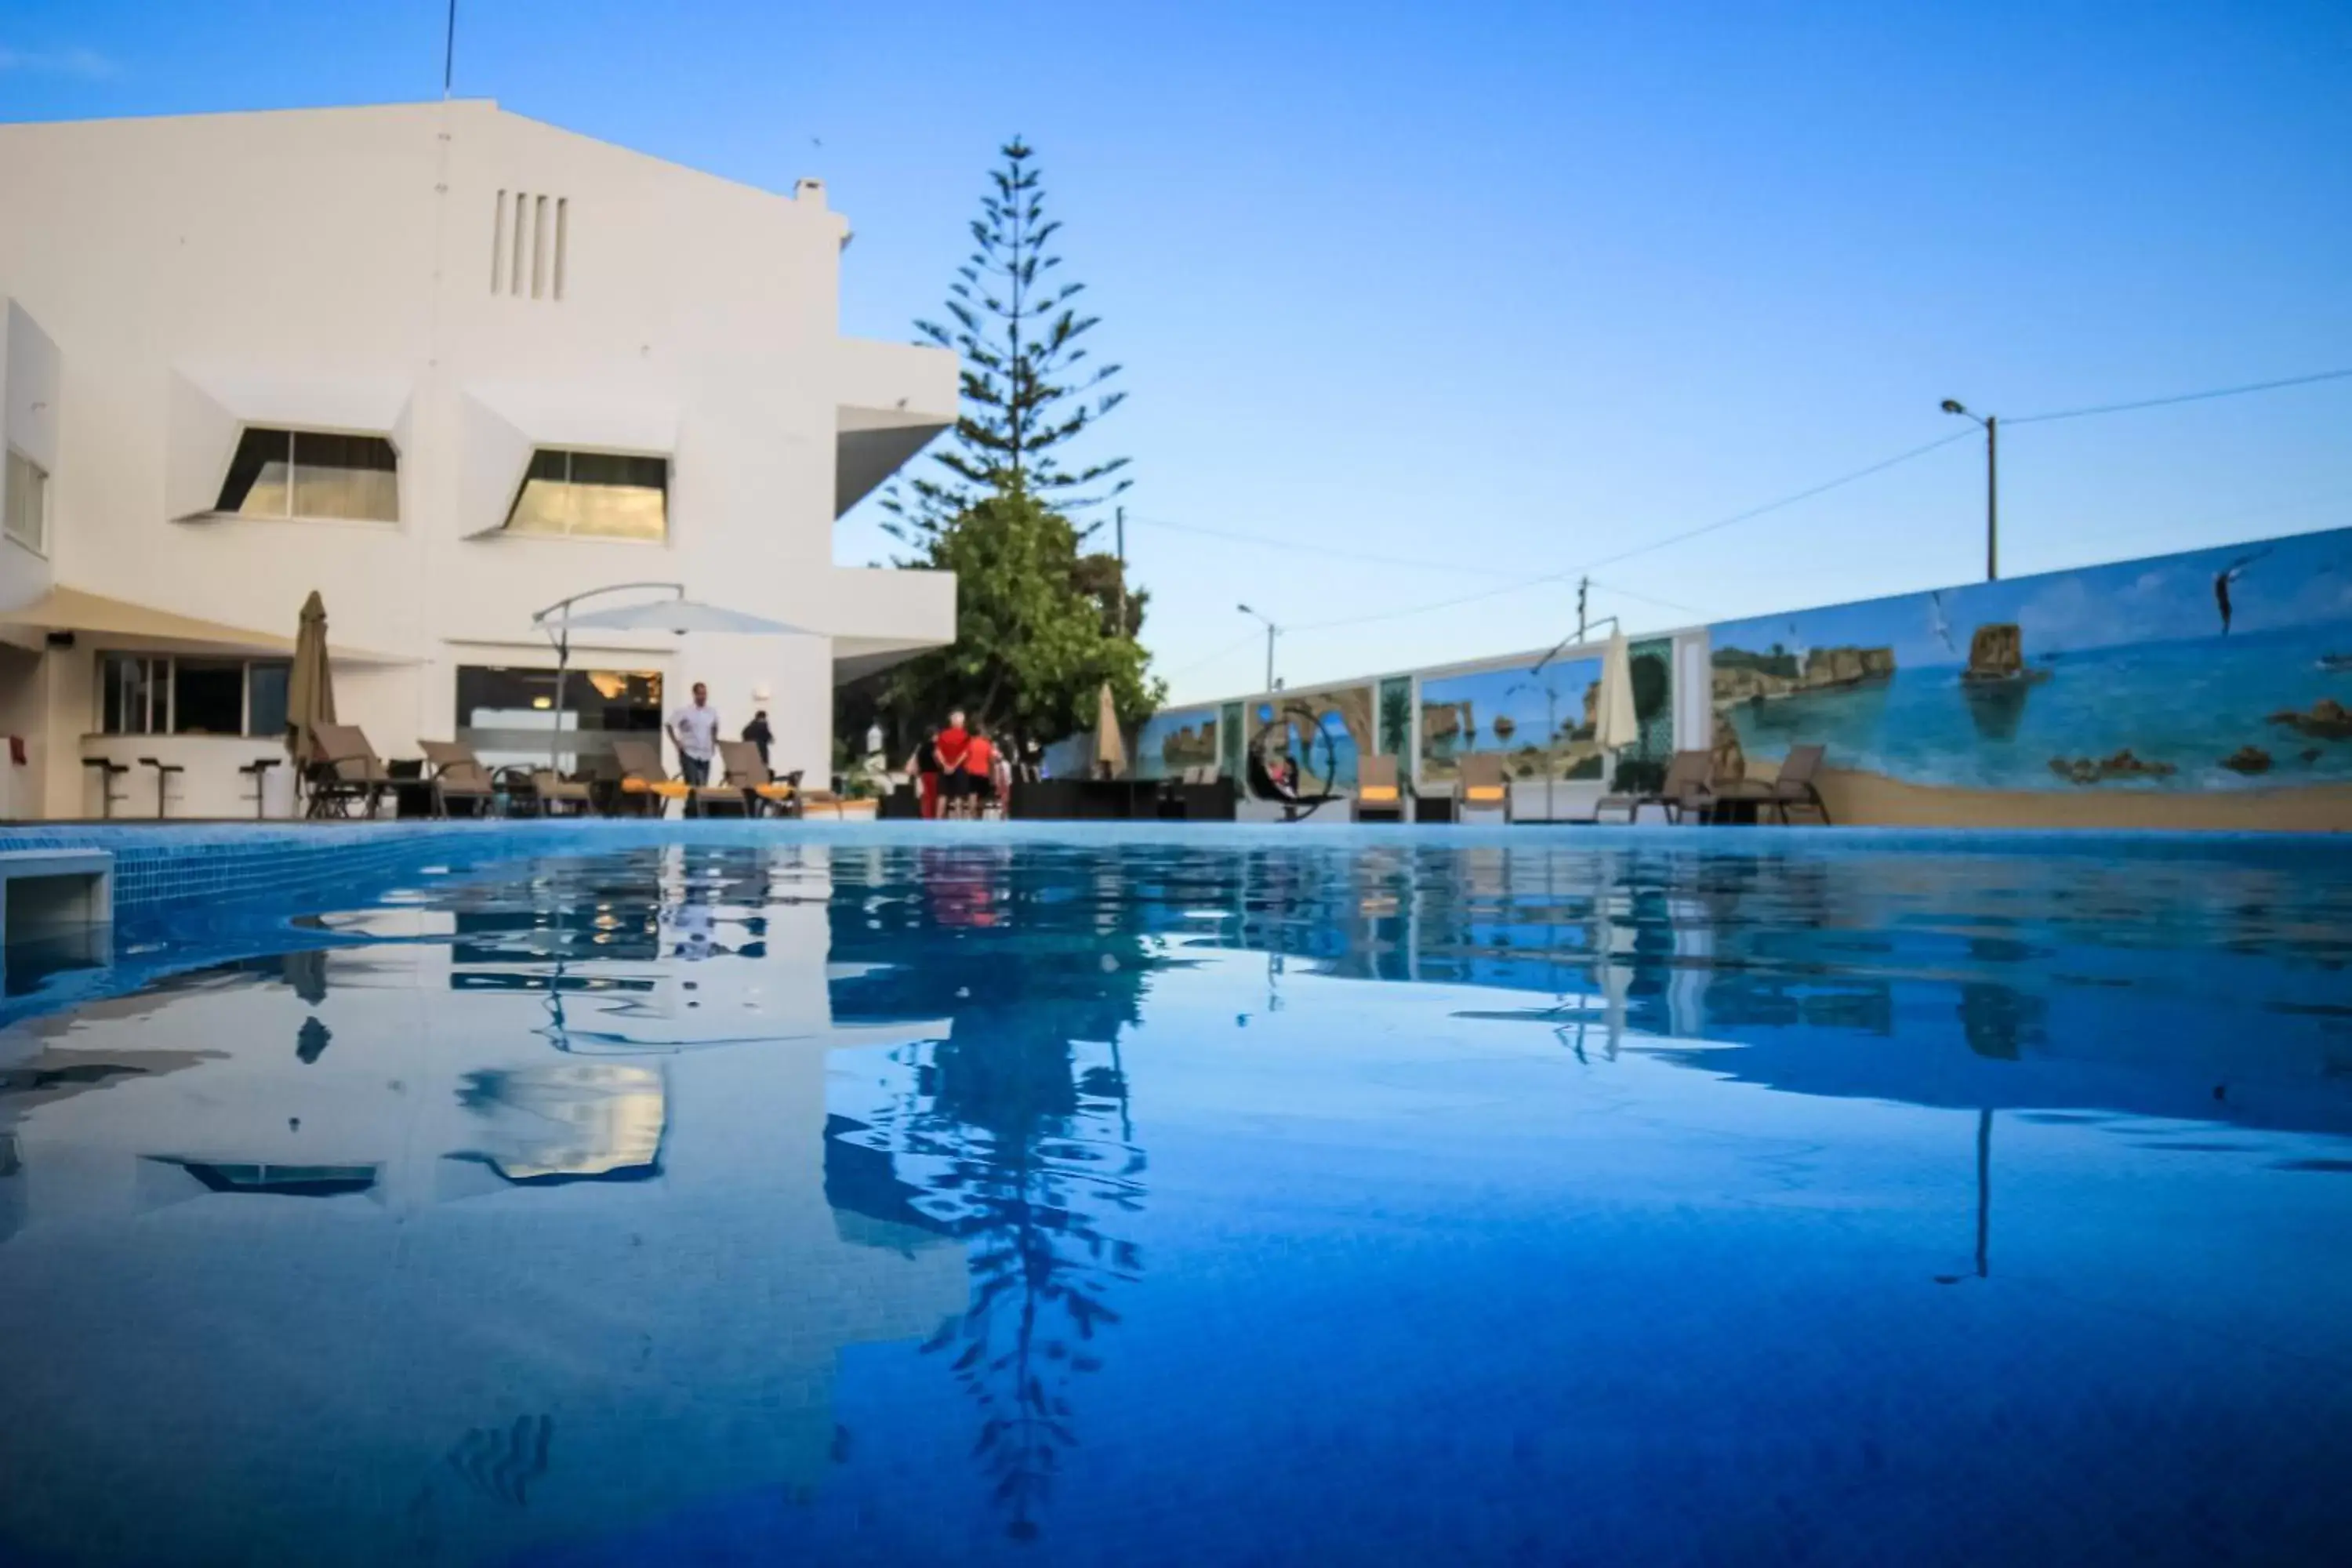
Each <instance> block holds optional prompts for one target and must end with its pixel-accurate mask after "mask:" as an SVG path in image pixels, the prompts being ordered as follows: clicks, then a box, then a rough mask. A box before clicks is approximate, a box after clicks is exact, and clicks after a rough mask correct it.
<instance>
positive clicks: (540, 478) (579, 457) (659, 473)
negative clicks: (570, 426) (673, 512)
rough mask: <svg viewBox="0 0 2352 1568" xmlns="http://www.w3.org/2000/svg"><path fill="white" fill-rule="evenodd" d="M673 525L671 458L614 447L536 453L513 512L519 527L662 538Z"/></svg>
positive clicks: (512, 524)
mask: <svg viewBox="0 0 2352 1568" xmlns="http://www.w3.org/2000/svg"><path fill="white" fill-rule="evenodd" d="M668 527H669V460H668V459H667V458H642V457H626V456H623V455H621V454H618V453H614V452H554V451H540V452H537V453H534V454H532V457H531V460H530V471H529V472H528V473H527V474H526V475H525V476H524V479H523V483H522V489H521V490H520V492H519V493H518V494H517V495H516V496H515V503H514V506H513V508H512V509H511V510H509V512H508V513H507V528H508V531H510V532H514V533H558V534H571V535H574V536H578V537H583V538H593V539H646V540H659V539H661V538H663V537H665V536H666V534H667V531H668Z"/></svg>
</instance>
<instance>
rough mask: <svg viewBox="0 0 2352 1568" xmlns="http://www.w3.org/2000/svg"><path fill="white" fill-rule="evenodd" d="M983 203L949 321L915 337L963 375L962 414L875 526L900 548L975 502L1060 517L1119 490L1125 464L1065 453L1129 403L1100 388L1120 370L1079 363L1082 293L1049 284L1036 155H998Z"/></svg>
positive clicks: (1017, 141) (1047, 228)
mask: <svg viewBox="0 0 2352 1568" xmlns="http://www.w3.org/2000/svg"><path fill="white" fill-rule="evenodd" d="M999 152H1000V153H1001V154H1002V156H1003V160H1004V161H1003V163H1001V164H999V165H998V166H997V167H996V168H995V169H993V170H992V171H990V174H989V186H990V189H989V193H988V194H987V195H984V196H982V199H981V204H980V208H981V216H979V217H977V218H974V219H973V220H972V224H971V237H972V244H973V249H972V253H971V257H970V258H968V259H967V260H966V261H965V262H964V264H963V265H962V266H961V267H960V268H957V269H956V280H955V282H953V283H952V284H950V285H949V288H948V300H947V313H948V316H949V318H950V319H949V320H948V321H917V322H916V323H915V330H916V331H919V332H920V333H921V334H922V335H923V337H924V338H926V339H927V340H929V342H933V343H936V344H937V345H939V346H940V348H946V349H953V350H954V351H955V352H956V353H957V355H958V356H959V357H960V358H961V362H962V365H963V381H962V391H963V407H962V411H961V416H960V417H959V418H958V419H957V421H956V427H955V435H954V437H953V438H952V439H951V440H950V442H948V443H947V444H946V445H945V446H944V447H941V448H940V450H938V451H936V452H934V453H932V455H931V456H932V459H933V461H934V462H935V463H936V464H937V465H938V468H939V469H940V470H943V471H942V472H940V473H939V474H938V475H937V476H936V477H918V478H915V479H909V480H908V481H907V484H906V485H905V487H904V489H901V488H900V487H898V486H895V485H894V486H893V487H892V489H891V493H890V494H888V495H887V496H886V497H885V498H884V499H883V501H882V506H883V509H884V510H886V511H887V512H889V513H890V516H891V521H889V522H887V523H886V524H885V525H884V526H885V527H886V528H887V529H888V530H889V531H890V532H891V534H892V535H893V536H894V537H896V538H898V539H899V540H901V541H903V542H908V543H919V542H923V541H925V540H927V539H929V537H930V536H932V535H933V534H936V533H937V532H939V531H940V530H941V529H944V528H948V527H951V526H952V525H953V523H954V520H955V519H956V518H957V517H959V516H961V514H962V512H963V511H964V510H965V509H966V508H967V507H969V506H970V505H971V503H972V502H973V501H974V500H978V499H979V498H980V497H982V496H983V495H992V494H993V495H1010V494H1013V493H1015V492H1026V493H1028V494H1030V495H1034V496H1036V497H1038V498H1039V499H1040V500H1044V501H1045V503H1046V504H1047V505H1048V506H1050V507H1052V508H1054V509H1055V510H1057V511H1060V512H1062V513H1063V514H1065V515H1070V514H1074V513H1077V512H1081V511H1084V510H1086V509H1087V508H1088V507H1091V506H1095V505H1097V504H1099V503H1100V502H1101V501H1103V500H1107V499H1108V498H1109V497H1111V496H1114V495H1117V494H1118V493H1119V492H1120V491H1122V490H1124V489H1127V487H1128V484H1129V480H1128V479H1126V478H1125V477H1124V475H1123V474H1122V473H1121V470H1122V469H1124V468H1126V467H1127V464H1128V459H1127V458H1102V459H1098V460H1096V461H1092V462H1088V463H1086V464H1084V465H1082V466H1079V467H1077V468H1068V467H1066V466H1065V463H1064V456H1065V450H1066V447H1067V446H1068V444H1069V443H1070V442H1072V441H1075V440H1076V439H1077V438H1078V437H1080V436H1083V435H1084V434H1086V432H1087V430H1088V429H1090V428H1091V427H1092V426H1093V425H1094V424H1095V422H1096V421H1097V420H1098V419H1100V418H1102V417H1103V416H1105V415H1107V414H1108V413H1110V411H1111V410H1112V409H1114V408H1117V407H1118V405H1119V404H1120V403H1121V402H1123V401H1125V399H1126V397H1127V394H1126V393H1125V392H1123V391H1118V390H1115V389H1113V388H1112V386H1111V385H1110V383H1111V382H1112V381H1113V380H1115V379H1116V378H1117V377H1118V373H1119V369H1120V367H1119V366H1118V365H1116V364H1099V363H1089V355H1090V349H1089V346H1088V345H1087V342H1086V341H1085V340H1086V339H1087V336H1088V334H1090V333H1091V332H1093V331H1094V330H1095V328H1096V327H1097V325H1098V324H1099V322H1100V318H1098V317H1095V316H1090V315H1085V314H1082V313H1081V312H1080V310H1079V307H1078V305H1077V303H1076V301H1077V298H1078V296H1079V295H1080V294H1082V293H1084V292H1085V291H1086V285H1085V284H1083V283H1078V282H1075V281H1070V280H1067V279H1065V278H1063V277H1062V276H1060V275H1059V269H1060V268H1061V266H1062V258H1061V256H1060V255H1059V254H1058V253H1056V252H1055V248H1054V237H1055V235H1056V234H1057V233H1059V232H1060V230H1061V227H1062V225H1061V222H1060V220H1059V219H1049V218H1047V217H1046V216H1045V189H1044V186H1043V185H1042V184H1041V183H1040V175H1039V172H1038V169H1037V166H1036V164H1035V163H1033V162H1032V161H1031V160H1033V159H1034V157H1035V156H1036V154H1035V153H1034V151H1033V150H1032V149H1031V148H1030V147H1029V146H1028V145H1027V144H1026V143H1024V142H1023V141H1022V140H1021V138H1019V137H1018V136H1015V137H1014V138H1013V140H1012V141H1010V142H1006V143H1005V144H1004V145H1003V147H1002V148H1001V149H999Z"/></svg>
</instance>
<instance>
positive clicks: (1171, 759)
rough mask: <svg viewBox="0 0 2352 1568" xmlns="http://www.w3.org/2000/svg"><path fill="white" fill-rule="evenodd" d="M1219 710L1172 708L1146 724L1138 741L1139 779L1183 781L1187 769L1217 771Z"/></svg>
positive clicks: (1136, 751) (1138, 732) (1158, 714)
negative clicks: (1177, 779)
mask: <svg viewBox="0 0 2352 1568" xmlns="http://www.w3.org/2000/svg"><path fill="white" fill-rule="evenodd" d="M1217 752H1218V747H1217V710H1215V709H1214V708H1171V709H1169V710H1167V711H1165V712H1161V713H1154V714H1153V715H1152V716H1151V717H1150V718H1149V719H1146V720H1145V721H1143V726H1142V728H1141V729H1140V730H1139V731H1137V733H1136V738H1135V750H1134V757H1135V776H1136V777H1137V778H1139V779H1169V778H1181V777H1182V776H1183V775H1184V771H1185V770H1186V769H1187V768H1213V767H1215V766H1217V765H1218V762H1217Z"/></svg>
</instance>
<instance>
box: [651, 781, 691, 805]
mask: <svg viewBox="0 0 2352 1568" xmlns="http://www.w3.org/2000/svg"><path fill="white" fill-rule="evenodd" d="M693 787H694V786H693V785H692V784H688V783H686V782H685V781H684V780H682V779H656V780H655V781H653V782H652V783H651V784H647V785H646V788H647V789H649V790H651V791H653V792H654V793H655V794H656V795H660V796H661V797H662V798H663V799H664V800H684V799H685V798H686V797H687V795H688V793H689V792H690V791H691V790H692V789H693Z"/></svg>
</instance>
